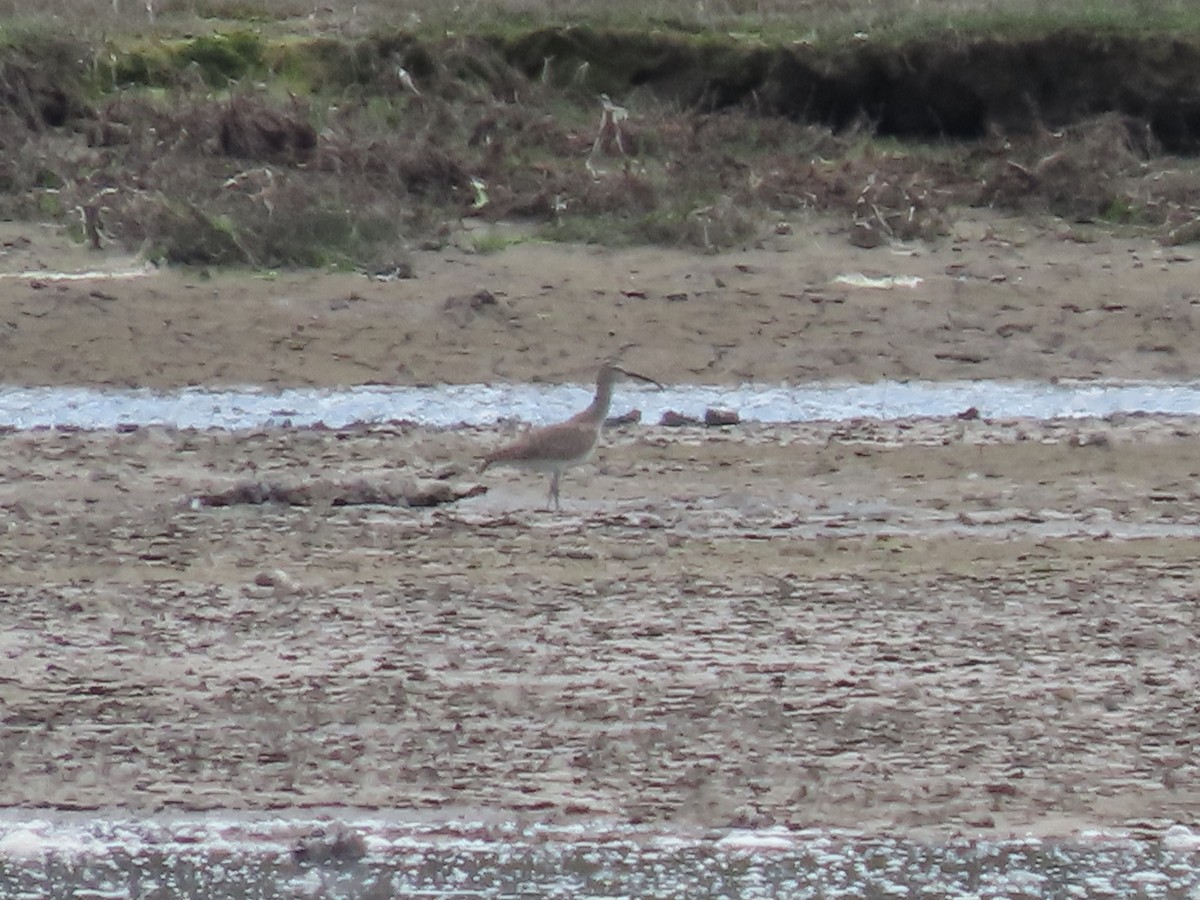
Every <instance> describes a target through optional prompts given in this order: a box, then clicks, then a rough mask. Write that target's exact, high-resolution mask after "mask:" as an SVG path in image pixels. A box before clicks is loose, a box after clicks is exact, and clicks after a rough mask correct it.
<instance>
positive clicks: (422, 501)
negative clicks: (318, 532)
mask: <svg viewBox="0 0 1200 900" xmlns="http://www.w3.org/2000/svg"><path fill="white" fill-rule="evenodd" d="M486 492H487V488H486V487H485V486H484V485H482V484H477V483H467V484H457V483H454V482H450V481H442V480H439V479H433V478H414V477H408V478H404V479H402V480H401V481H399V482H397V483H394V484H383V483H380V482H373V481H367V480H366V479H362V478H360V479H354V480H349V481H341V480H336V479H329V478H314V479H311V480H308V481H303V482H284V481H260V480H257V479H255V480H247V481H240V482H238V483H237V484H234V485H232V486H231V487H227V488H224V489H221V490H215V491H210V492H206V493H201V494H197V495H196V496H195V497H194V498H193V499H194V502H196V503H198V504H199V505H201V506H241V505H251V506H256V505H260V504H264V503H281V504H284V505H287V506H320V505H328V506H361V505H374V506H407V507H418V506H440V505H442V504H444V503H454V502H456V501H458V500H462V499H464V498H466V497H475V496H478V495H479V494H483V493H486Z"/></svg>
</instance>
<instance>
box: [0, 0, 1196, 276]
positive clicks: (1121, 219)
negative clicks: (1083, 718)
mask: <svg viewBox="0 0 1200 900" xmlns="http://www.w3.org/2000/svg"><path fill="white" fill-rule="evenodd" d="M1142 5H1143V6H1144V5H1145V4H1142ZM85 6H86V5H85V4H79V3H72V4H69V5H68V4H66V3H62V4H61V5H60V6H59V8H57V9H55V7H54V5H53V4H52V5H51V7H50V9H49V16H50V18H49V21H50V22H52V23H55V22H56V23H61V27H52V28H47V27H45V24H44V22H45V21H46V20H43V24H42V26H40V27H38V28H36V29H32V30H31V29H29V28H19V27H9V28H7V29H5V31H4V32H3V33H4V35H5V36H6V37H7V47H6V49H5V50H4V51H3V56H2V57H0V147H2V149H3V154H2V156H0V214H2V215H4V216H7V217H29V218H32V217H37V218H45V217H56V218H59V219H61V220H62V221H64V222H68V223H70V224H71V227H73V228H75V229H77V234H78V237H79V239H80V240H87V241H90V242H92V243H93V244H97V245H99V244H103V243H105V242H116V243H119V244H121V245H124V246H126V247H128V248H131V249H138V248H140V249H142V250H143V252H145V253H146V254H147V255H148V256H150V257H153V258H158V259H164V260H167V261H171V262H178V263H191V264H230V263H234V264H249V265H253V266H285V265H330V264H334V265H359V266H372V265H391V264H393V263H394V262H395V261H396V260H397V259H399V258H402V257H403V255H404V252H405V250H406V249H407V248H409V247H412V246H414V245H422V244H430V243H435V244H436V243H438V242H444V241H447V240H450V239H452V238H454V237H455V236H456V235H458V234H459V233H460V232H461V225H462V223H463V222H464V221H466V220H469V219H481V220H486V221H503V222H518V223H525V225H526V226H527V227H525V228H524V229H523V230H522V232H521V233H523V234H528V233H530V231H531V230H532V233H534V234H536V235H538V236H539V237H543V238H547V239H559V240H592V241H603V242H607V243H627V242H655V243H683V244H689V245H693V246H696V247H702V248H705V249H718V248H722V247H729V246H735V245H738V244H739V243H744V242H749V241H753V240H754V239H755V238H756V236H758V235H760V234H762V233H763V232H765V231H766V230H767V229H769V228H772V227H777V226H776V223H778V222H779V221H780V220H786V219H787V218H789V217H792V216H795V215H797V214H801V213H803V212H807V211H819V212H832V213H835V214H837V215H840V216H841V217H842V218H843V221H844V222H845V226H846V229H847V233H848V234H849V235H850V236H851V239H852V240H855V241H858V242H864V243H870V244H875V243H883V242H886V241H889V240H893V239H901V240H911V239H918V238H921V239H927V240H932V239H936V238H937V237H938V236H939V235H940V234H943V233H945V232H946V230H947V229H946V226H947V222H948V219H949V217H950V216H951V215H952V211H953V209H954V208H955V207H956V206H959V205H963V204H987V205H992V206H996V207H999V208H1003V209H1011V210H1015V211H1019V212H1022V213H1036V214H1043V213H1050V214H1054V215H1060V216H1064V217H1067V218H1069V219H1072V220H1100V221H1105V222H1108V223H1112V224H1132V225H1140V226H1150V227H1154V228H1157V229H1158V230H1159V231H1160V232H1161V234H1162V235H1163V237H1164V238H1165V239H1170V240H1188V239H1190V237H1191V235H1190V231H1189V229H1190V228H1191V227H1192V225H1191V223H1192V222H1193V221H1194V220H1195V216H1196V208H1197V206H1198V205H1200V180H1197V178H1196V177H1194V175H1193V173H1192V171H1191V165H1190V163H1187V162H1180V161H1177V160H1168V159H1164V158H1163V157H1162V155H1161V153H1159V151H1158V147H1157V146H1156V143H1155V141H1154V139H1153V137H1152V136H1151V135H1149V133H1148V129H1147V126H1146V123H1145V122H1141V121H1138V120H1137V119H1135V118H1130V117H1127V116H1120V115H1115V114H1108V115H1102V116H1099V117H1096V118H1093V119H1090V120H1088V121H1086V122H1083V123H1081V124H1079V125H1076V126H1072V127H1071V128H1068V129H1065V130H1061V129H1060V130H1057V131H1051V130H1049V129H1047V128H1044V127H1041V128H1039V127H1033V128H1031V129H1029V130H1028V131H1027V132H1025V133H1021V134H1008V133H998V132H997V133H992V134H990V135H988V136H986V137H985V138H983V139H981V140H974V141H970V142H965V141H964V142H959V141H952V140H940V141H936V142H934V143H932V144H924V145H919V146H918V145H902V144H898V143H895V142H889V141H880V140H878V139H877V138H875V137H874V129H873V124H874V123H872V122H871V121H869V120H865V119H864V120H860V121H857V122H855V123H853V124H852V125H851V126H850V127H848V128H841V129H839V130H837V131H834V130H831V129H830V128H828V127H825V126H820V125H813V124H806V123H804V122H801V121H795V120H792V119H788V118H783V117H779V116H771V115H763V114H761V113H762V111H761V110H760V109H759V108H756V106H755V103H754V102H753V98H751V101H750V102H739V103H734V104H730V105H721V106H717V105H715V104H711V103H709V104H703V105H701V104H697V103H691V102H685V101H682V100H681V99H680V96H679V95H678V94H675V95H672V94H670V93H667V94H664V93H663V92H658V91H654V90H651V89H648V88H633V89H632V90H629V91H627V92H625V93H624V94H623V95H622V96H621V97H620V98H619V102H620V103H621V104H622V105H621V106H615V105H612V104H608V103H607V102H604V103H602V101H601V98H600V96H599V90H598V88H599V87H603V82H600V81H597V80H596V79H594V78H589V77H581V75H580V73H581V71H584V67H583V66H579V67H578V68H571V69H567V70H565V71H556V70H555V69H554V68H553V63H554V57H553V56H552V55H546V56H545V63H544V65H543V66H542V68H541V71H532V72H531V71H529V67H528V66H525V67H522V66H521V65H518V64H516V63H514V61H513V58H512V55H511V54H507V55H506V53H505V52H504V50H505V46H509V45H506V44H505V43H504V42H503V41H501V40H499V39H495V38H494V36H493V37H492V38H489V37H487V36H486V35H485V34H484V33H485V32H486V30H487V29H486V28H484V27H483V26H484V25H487V24H489V23H490V26H496V25H497V23H504V24H505V25H506V26H507V27H509V28H510V29H517V33H520V32H519V27H520V25H521V23H523V22H525V21H526V19H530V20H531V21H532V20H534V18H535V17H536V21H537V22H547V21H551V22H553V21H559V20H563V21H569V20H570V19H572V17H574V16H577V15H582V14H583V13H582V12H581V10H582V9H583V6H582V4H581V3H579V2H575V0H568V2H564V3H561V4H549V5H547V4H532V3H524V2H520V0H513V2H507V3H489V4H483V3H480V4H467V5H465V6H460V7H456V9H457V10H458V12H457V13H456V17H457V19H458V21H460V22H465V21H472V22H475V23H477V24H478V26H479V28H478V30H479V36H467V35H461V34H448V33H446V29H445V27H441V29H440V31H439V30H438V27H437V26H434V25H431V24H430V23H431V22H435V21H436V20H437V19H438V16H439V15H441V13H439V12H438V10H440V9H442V7H441V6H439V5H438V4H434V3H432V2H430V3H428V4H426V5H424V6H422V5H421V4H417V5H416V6H407V5H406V6H405V7H404V12H401V13H397V12H396V11H395V9H394V8H393V7H391V6H390V5H388V4H384V3H360V4H358V5H357V6H355V7H353V8H352V10H350V11H347V12H341V13H339V12H335V11H334V10H332V9H329V8H326V7H318V8H314V7H313V6H311V5H310V4H307V3H299V2H290V0H282V2H270V3H267V2H259V3H251V2H244V3H235V2H232V0H227V2H209V3H204V2H199V0H195V2H183V0H164V2H151V3H150V4H149V5H147V4H145V3H133V2H130V0H105V2H97V3H94V4H91V6H90V8H86V9H85ZM849 6H850V5H847V4H837V3H834V2H813V3H805V2H797V0H793V2H783V0H779V2H775V3H772V2H759V3H754V4H745V3H740V2H734V0H729V2H725V3H719V4H710V5H708V6H705V5H704V4H701V5H699V6H693V5H685V4H681V3H662V4H657V5H656V4H650V5H649V6H646V7H640V8H639V9H640V10H641V11H640V13H639V15H640V16H642V17H644V18H646V20H647V21H653V20H664V21H665V20H672V21H676V20H677V21H679V22H681V23H682V24H683V25H696V26H699V25H706V24H707V25H713V26H716V27H721V26H726V25H729V24H730V23H734V22H741V23H742V24H747V23H748V24H751V25H755V26H756V27H758V28H759V29H763V28H766V27H768V26H770V25H771V24H772V23H778V22H782V21H785V20H786V21H791V22H792V23H793V24H794V23H795V22H797V21H800V20H804V21H813V22H819V23H822V27H823V28H826V29H827V30H829V31H837V30H839V29H844V27H845V26H846V25H847V23H848V22H849V21H850V20H851V19H856V18H857V19H860V20H861V21H862V22H863V23H864V26H863V27H869V26H870V25H871V24H873V23H876V24H877V23H893V24H894V23H897V22H904V21H910V22H911V21H915V16H916V13H915V12H914V11H915V10H916V9H917V8H918V7H920V8H921V9H922V10H923V12H922V13H921V15H922V16H925V15H928V14H931V13H932V14H935V15H943V16H944V15H950V14H952V13H953V14H957V15H964V14H965V13H974V14H995V13H997V9H998V5H997V4H989V3H967V2H965V0H957V2H951V0H945V2H941V3H938V2H933V3H926V4H925V5H924V6H921V5H920V4H919V3H918V2H917V0H904V2H890V3H889V2H880V3H874V4H866V5H863V4H854V6H855V7H856V9H854V10H851V9H849ZM1134 6H1137V4H1134ZM534 7H536V8H534ZM41 8H42V7H39V9H41ZM1071 8H1072V7H1070V6H1068V7H1067V9H1066V11H1067V12H1069V11H1070V9H1071ZM1079 8H1082V6H1081V7H1079ZM1087 8H1088V9H1089V10H1091V14H1092V15H1094V16H1095V15H1099V14H1100V13H1103V15H1104V16H1109V17H1112V16H1113V15H1116V13H1117V12H1119V11H1120V10H1123V9H1133V8H1134V7H1133V6H1130V7H1125V6H1122V5H1118V4H1108V5H1104V4H1095V3H1092V4H1087ZM1022 9H1023V10H1024V11H1025V13H1028V14H1029V15H1030V16H1031V15H1032V10H1033V9H1034V7H1033V6H1032V4H1030V5H1029V6H1027V7H1023V6H1021V5H1020V4H1017V5H1013V4H1007V5H1006V15H1009V16H1012V15H1014V14H1015V13H1019V12H1021V10H1022ZM1155 10H1156V15H1158V16H1159V18H1160V19H1164V20H1167V19H1170V18H1171V16H1173V15H1182V4H1172V3H1164V4H1155ZM83 12H86V13H87V15H86V16H85V15H82V13H83ZM32 13H33V9H32V7H31V6H30V5H28V4H24V3H20V2H10V3H7V4H0V15H5V14H6V15H7V16H8V17H9V21H10V22H15V23H20V22H22V21H29V20H30V18H31V16H32ZM810 14H811V16H810ZM906 17H907V18H906ZM398 18H399V21H397V19H398ZM592 18H595V17H594V16H593V17H592ZM1027 18H1028V16H1027ZM1101 18H1103V16H1101ZM699 20H704V21H699ZM385 25H386V26H387V27H388V28H389V29H392V30H389V31H381V30H380V29H381V28H382V27H383V26H385ZM405 26H408V28H409V29H410V30H407V31H401V32H398V31H395V30H394V29H395V28H396V27H405ZM222 29H224V30H222ZM151 32H153V33H151ZM185 32H188V33H191V36H189V37H180V36H179V35H181V34H183V33H185ZM473 33H474V32H473ZM171 35H174V37H170V36H171ZM431 35H433V36H431ZM488 248H489V245H488V244H487V243H486V241H483V240H481V241H480V242H479V249H488Z"/></svg>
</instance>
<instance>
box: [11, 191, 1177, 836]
mask: <svg viewBox="0 0 1200 900" xmlns="http://www.w3.org/2000/svg"><path fill="white" fill-rule="evenodd" d="M779 230H780V231H781V232H788V231H789V229H786V228H781V229H779ZM790 230H791V233H781V234H777V235H773V236H772V237H770V238H768V239H767V240H766V241H765V242H764V243H763V245H761V246H758V247H755V248H753V249H748V250H746V251H743V252H738V253H731V254H722V255H698V254H690V253H682V252H668V251H653V250H629V251H613V250H601V249H596V248H590V247H563V246H548V245H541V244H534V243H524V244H519V245H516V246H513V247H510V248H508V249H507V250H505V251H503V252H500V253H497V254H493V255H484V256H480V255H471V254H467V253H463V252H459V251H456V250H453V249H449V250H445V251H439V252H430V253H423V254H418V255H417V256H415V257H414V259H413V261H412V262H413V267H414V274H415V276H416V277H415V278H412V279H403V280H396V281H387V282H383V281H375V280H370V279H368V278H366V277H365V276H363V275H359V274H351V273H345V274H328V273H277V274H272V275H270V276H264V275H262V274H256V273H228V272H214V273H208V274H206V273H198V272H180V271H162V272H151V273H149V274H146V275H144V276H142V277H138V278H128V279H94V280H73V281H66V280H56V279H54V278H52V277H50V276H49V275H48V274H46V273H49V272H53V271H57V270H74V271H81V270H83V269H87V268H91V269H105V268H108V269H111V270H117V269H121V268H124V267H127V266H129V265H131V264H132V262H133V261H131V260H122V259H119V258H116V257H111V256H104V255H100V254H90V253H86V252H84V251H79V250H77V249H74V248H71V247H69V246H68V245H66V244H65V243H64V242H63V241H62V240H61V239H60V238H59V237H58V236H56V235H55V234H54V233H53V232H51V231H49V230H46V231H42V230H39V229H36V228H34V227H31V226H25V227H17V226H13V225H6V226H5V232H4V238H5V240H4V250H5V254H4V256H3V257H0V265H2V267H3V272H4V273H5V277H4V280H3V281H2V282H0V361H3V372H4V379H5V381H6V382H7V383H9V384H60V385H65V384H95V385H105V384H109V385H138V386H147V387H156V388H170V387H177V386H182V385H193V384H195V385H213V386H217V385H229V384H262V385H267V386H290V385H329V386H336V385H345V384H363V383H386V384H418V383H439V382H451V383H474V382H482V381H495V380H511V381H528V380H535V379H543V380H550V381H577V382H582V381H587V380H589V379H590V378H591V377H592V376H593V375H594V372H595V369H596V366H597V364H598V363H599V361H600V360H601V359H603V358H605V357H607V356H609V355H611V354H614V353H620V354H621V357H622V359H623V361H624V362H625V363H626V364H627V365H628V366H629V367H630V368H634V369H636V370H638V371H641V372H644V373H645V374H647V375H651V376H653V377H655V378H657V379H658V380H660V381H663V382H675V383H696V382H700V383H709V384H734V383H740V382H743V381H759V382H779V381H805V380H822V381H825V380H862V381H870V380H875V379H879V378H896V379H905V378H922V379H935V380H937V379H962V378H968V379H969V378H1029V379H1043V380H1050V379H1057V378H1082V379H1088V378H1118V379H1120V378H1137V379H1144V378H1156V379H1172V380H1174V379H1191V378H1196V377H1200V355H1198V354H1197V352H1196V351H1197V347H1196V338H1195V336H1194V334H1193V325H1192V318H1193V316H1194V315H1196V314H1197V312H1198V310H1197V304H1200V289H1198V288H1196V287H1195V286H1196V284H1197V283H1200V282H1198V280H1197V264H1196V262H1195V261H1194V260H1193V259H1192V258H1191V254H1190V253H1188V252H1187V251H1186V249H1184V250H1182V251H1181V250H1180V249H1178V248H1160V247H1158V246H1157V245H1155V244H1153V243H1152V242H1150V241H1148V240H1144V239H1140V238H1129V239H1123V238H1114V237H1112V236H1108V235H1104V234H1100V233H1096V234H1088V233H1083V232H1081V231H1080V229H1079V228H1078V227H1075V228H1068V227H1066V226H1061V225H1054V224H1051V223H1033V222H1027V221H1014V220H1004V219H992V218H990V217H988V216H986V215H983V214H978V215H973V216H970V217H965V218H964V219H963V220H962V221H961V222H959V223H958V224H957V225H956V226H955V235H954V236H953V237H952V238H947V239H946V240H945V241H944V242H941V243H939V244H937V245H924V244H922V245H918V246H913V247H898V248H893V249H887V248H879V249H875V250H863V249H859V248H855V247H852V246H850V244H849V243H848V242H847V241H846V239H845V235H844V233H841V232H839V231H838V229H837V228H835V227H833V226H831V225H830V224H829V223H825V222H820V221H811V222H803V223H798V224H795V225H794V227H793V228H792V229H790ZM39 273H41V274H39ZM859 276H861V277H859ZM889 278H891V279H899V280H898V281H893V282H887V281H885V279H889ZM889 283H890V284H891V285H892V286H891V287H881V286H880V285H884V284H889ZM871 285H874V286H871ZM620 404H621V397H620V393H619V392H618V398H617V405H618V406H620ZM498 412H503V411H498ZM1198 431H1200V420H1197V419H1194V418H1167V417H1162V416H1150V415H1135V416H1119V417H1111V418H1108V419H1104V420H1063V421H1054V422H1037V421H1032V420H1019V419H1014V420H1005V421H987V420H981V419H977V418H971V417H963V418H961V419H949V420H907V421H899V422H878V421H871V420H855V421H850V422H840V423H809V424H804V425H794V426H770V427H768V426H762V425H755V424H746V425H743V426H735V427H728V428H713V429H704V428H695V427H692V428H666V427H662V426H659V425H657V424H655V423H644V424H641V425H631V426H622V427H620V428H615V429H611V430H609V431H607V432H606V433H605V436H604V437H603V438H602V444H601V447H600V449H599V451H598V453H597V455H596V458H595V460H594V463H593V464H591V465H589V466H586V467H583V468H581V469H578V470H574V471H572V472H571V473H569V474H568V475H567V476H566V478H565V479H564V481H563V487H562V496H563V507H564V509H563V512H562V514H555V513H553V512H548V511H545V510H544V509H543V508H542V507H543V506H544V502H545V483H544V480H543V479H542V478H540V477H538V476H536V475H529V474H521V473H516V472H511V471H505V470H499V471H495V472H493V471H489V472H487V473H485V474H484V475H483V476H479V475H477V474H476V473H475V472H474V468H473V462H474V460H475V459H476V458H477V457H478V456H479V455H481V454H482V453H483V452H484V451H485V450H486V449H488V448H490V447H493V446H495V445H496V444H497V443H498V442H500V441H502V440H504V439H506V438H507V437H509V436H510V434H511V432H510V430H509V429H508V428H507V427H498V428H496V429H456V430H448V431H447V430H434V429H423V428H419V427H413V426H409V425H404V424H400V423H392V424H374V425H362V426H358V427H354V428H349V429H343V430H337V431H330V430H321V429H275V428H272V429H263V430H255V431H239V432H227V431H217V430H213V431H180V430H174V429H169V428H163V427H156V426H152V427H139V428H132V429H123V430H120V431H103V432H79V431H61V430H60V431H55V430H42V431H8V432H6V433H4V434H0V466H2V469H0V471H2V476H0V510H3V517H4V522H5V528H6V533H5V539H4V541H3V542H0V592H2V600H0V608H2V609H3V614H4V616H5V628H4V629H3V630H2V632H0V645H2V653H3V657H2V658H3V660H4V665H3V667H2V668H0V704H2V708H3V720H2V725H0V804H2V805H5V806H10V807H13V806H15V807H39V808H45V807H50V808H58V809H93V808H95V809H107V808H110V807H121V808H125V809H129V810H132V811H136V812H149V811H154V810H164V809H167V810H170V809H216V808H220V809H253V810H260V809H273V808H291V807H318V806H319V807H331V806H332V807H337V806H353V807H386V808H395V809H402V810H412V811H413V812H414V814H420V815H422V816H428V815H444V816H455V815H460V814H471V815H487V816H494V817H506V816H515V817H521V818H536V819H544V820H550V821H563V820H566V819H572V818H583V819H587V818H605V819H617V820H622V821H636V822H657V821H661V822H663V823H680V824H688V825H700V826H721V825H732V824H742V825H761V824H767V823H778V824H785V825H794V826H797V827H801V826H803V827H809V826H844V827H853V828H861V829H865V830H870V831H887V832H912V833H928V834H946V833H951V832H969V833H983V834H1008V833H1025V832H1030V831H1032V832H1035V833H1039V834H1062V835H1069V834H1072V833H1075V832H1077V831H1079V830H1081V829H1084V828H1092V827H1136V828H1150V829H1154V828H1159V827H1163V826H1166V825H1168V824H1171V823H1173V822H1177V821H1184V822H1190V821H1192V820H1193V819H1194V817H1195V810H1196V805H1197V799H1198V797H1197V793H1196V789H1195V784H1196V783H1197V778H1196V776H1197V768H1196V759H1195V757H1194V754H1193V747H1194V744H1195V741H1196V740H1197V734H1198V730H1197V726H1198V722H1197V712H1196V708H1195V703H1194V696H1195V691H1196V676H1195V674H1194V666H1193V665H1192V661H1193V660H1194V658H1195V655H1196V651H1197V629H1196V624H1197V623H1196V594H1195V584H1194V560H1195V550H1194V548H1195V539H1196V536H1197V531H1198V530H1200V515H1198V514H1197V504H1198V501H1200V494H1198V492H1197V489H1196V480H1197V477H1198V471H1200V462H1197V456H1196V452H1195V447H1196V439H1197V432H1198ZM409 478H422V479H441V480H445V481H449V482H453V483H455V484H459V485H469V484H473V483H480V484H483V485H485V486H486V487H487V488H488V490H487V492H486V493H483V494H481V495H479V496H475V497H472V498H470V499H465V500H461V501H458V502H456V503H450V504H445V505H442V506H438V507H432V508H413V507H406V506H397V505H384V504H359V503H351V504H348V505H343V504H342V503H341V502H340V501H339V500H338V499H337V495H336V491H332V492H331V491H323V490H322V486H323V485H325V486H328V485H335V484H343V485H344V484H346V483H347V482H354V483H362V484H367V485H384V486H387V485H393V484H396V483H399V482H401V481H403V480H404V479H409ZM246 482H254V483H279V484H282V483H287V484H293V485H297V484H299V485H304V486H307V488H308V489H309V494H308V496H309V499H308V500H307V501H306V502H304V503H302V504H289V503H279V502H268V503H248V502H247V503H236V504H233V505H220V506H217V505H212V504H211V503H209V502H205V498H211V497H213V496H215V495H219V494H220V493H221V492H222V491H225V490H227V489H229V488H230V487H234V486H236V485H238V484H244V483H246Z"/></svg>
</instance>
